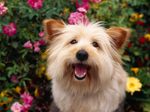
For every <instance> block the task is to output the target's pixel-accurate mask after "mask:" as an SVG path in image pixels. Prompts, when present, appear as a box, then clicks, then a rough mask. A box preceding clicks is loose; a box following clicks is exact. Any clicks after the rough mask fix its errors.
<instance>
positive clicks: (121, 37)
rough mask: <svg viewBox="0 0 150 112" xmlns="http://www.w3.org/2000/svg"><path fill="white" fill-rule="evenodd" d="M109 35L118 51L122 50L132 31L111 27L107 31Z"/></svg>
mask: <svg viewBox="0 0 150 112" xmlns="http://www.w3.org/2000/svg"><path fill="white" fill-rule="evenodd" d="M107 33H108V35H109V36H110V37H111V38H112V40H113V41H114V44H115V47H116V48H117V49H120V48H121V47H122V46H123V45H124V43H125V42H126V40H127V39H128V38H129V37H130V30H129V29H128V28H122V27H111V28H109V29H107Z"/></svg>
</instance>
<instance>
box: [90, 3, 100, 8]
mask: <svg viewBox="0 0 150 112" xmlns="http://www.w3.org/2000/svg"><path fill="white" fill-rule="evenodd" d="M91 7H92V8H93V9H98V8H99V4H97V3H93V4H92V6H91Z"/></svg>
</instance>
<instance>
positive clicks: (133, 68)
mask: <svg viewBox="0 0 150 112" xmlns="http://www.w3.org/2000/svg"><path fill="white" fill-rule="evenodd" d="M131 71H133V72H134V73H135V74H137V73H138V71H139V68H138V67H132V68H131Z"/></svg>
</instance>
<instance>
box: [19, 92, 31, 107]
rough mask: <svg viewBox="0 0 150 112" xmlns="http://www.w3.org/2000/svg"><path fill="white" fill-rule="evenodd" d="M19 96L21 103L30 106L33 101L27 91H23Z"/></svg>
mask: <svg viewBox="0 0 150 112" xmlns="http://www.w3.org/2000/svg"><path fill="white" fill-rule="evenodd" d="M21 98H22V100H23V105H26V106H27V105H28V107H30V106H31V105H32V102H33V97H32V96H31V95H30V94H29V93H27V92H24V93H23V94H22V95H21Z"/></svg>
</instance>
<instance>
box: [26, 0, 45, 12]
mask: <svg viewBox="0 0 150 112" xmlns="http://www.w3.org/2000/svg"><path fill="white" fill-rule="evenodd" d="M27 3H28V5H29V6H30V7H32V8H33V9H36V10H38V9H40V8H42V6H43V0H28V1H27Z"/></svg>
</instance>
